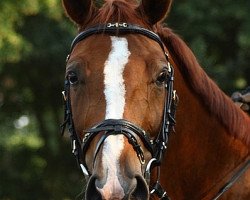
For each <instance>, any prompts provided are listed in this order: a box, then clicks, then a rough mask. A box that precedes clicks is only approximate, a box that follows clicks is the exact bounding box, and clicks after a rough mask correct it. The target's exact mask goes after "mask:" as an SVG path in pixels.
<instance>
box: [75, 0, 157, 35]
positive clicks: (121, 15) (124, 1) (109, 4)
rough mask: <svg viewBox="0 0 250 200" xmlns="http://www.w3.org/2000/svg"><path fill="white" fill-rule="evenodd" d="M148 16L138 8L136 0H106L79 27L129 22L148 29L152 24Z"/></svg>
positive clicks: (81, 28)
mask: <svg viewBox="0 0 250 200" xmlns="http://www.w3.org/2000/svg"><path fill="white" fill-rule="evenodd" d="M146 19H147V17H146V16H145V15H144V13H143V11H142V10H139V9H138V2H137V1H136V0H105V1H104V4H103V6H102V7H101V8H100V9H99V10H98V11H97V12H90V13H89V16H88V17H87V20H86V21H85V22H84V23H83V25H82V26H80V27H79V29H80V31H82V30H83V29H85V28H88V27H91V26H94V25H98V24H106V23H110V22H111V23H112V22H118V23H120V22H122V23H123V22H129V23H131V24H137V25H140V26H143V27H145V28H148V29H152V26H150V25H149V23H148V22H147V20H146Z"/></svg>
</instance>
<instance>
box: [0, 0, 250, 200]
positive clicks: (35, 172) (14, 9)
mask: <svg viewBox="0 0 250 200" xmlns="http://www.w3.org/2000/svg"><path fill="white" fill-rule="evenodd" d="M100 2H102V1H98V3H99V4H100ZM248 8H250V2H246V1H243V0H239V1H237V2H236V1H233V0H225V1H223V2H222V1H221V2H218V1H215V0H211V1H205V2H201V1H198V0H190V1H185V0H179V1H174V4H173V8H172V11H171V13H170V15H169V18H168V19H167V21H166V22H167V24H168V25H169V27H171V28H172V29H173V30H175V32H177V33H178V34H179V35H181V36H182V37H183V38H184V40H185V41H187V43H188V44H189V46H190V47H191V48H192V49H193V51H194V52H195V54H196V56H197V58H198V60H199V61H200V63H201V65H202V66H204V69H205V70H206V71H207V72H208V74H209V75H211V76H212V77H213V78H214V79H215V80H216V81H217V83H218V84H219V85H220V86H221V87H222V88H223V90H224V91H226V92H227V93H228V94H230V93H231V92H232V91H234V90H236V89H239V88H241V87H244V86H246V85H249V84H250V76H249V75H250V67H249V63H250V53H249V52H250V34H249V33H250V12H248ZM0 27H1V28H0V80H1V81H0V134H1V136H0V163H1V165H0V177H1V178H0V199H25V200H27V199H38V200H39V199H75V197H76V196H77V194H79V193H80V192H81V188H82V187H83V186H84V182H82V175H81V174H80V172H79V171H78V170H77V167H76V164H75V160H74V158H73V157H72V156H70V147H69V145H70V144H69V141H66V142H65V141H64V140H62V138H61V137H60V134H59V124H60V121H61V120H60V119H61V118H62V113H63V112H62V101H61V94H60V92H61V90H62V88H63V79H64V66H65V63H64V61H65V57H66V55H67V52H68V49H69V46H70V43H71V40H72V38H73V37H74V33H75V32H76V29H75V28H74V27H72V24H71V23H70V22H69V20H68V19H66V18H65V17H64V14H63V11H62V6H61V2H60V0H22V1H15V0H4V1H0Z"/></svg>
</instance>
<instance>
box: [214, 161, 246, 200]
mask: <svg viewBox="0 0 250 200" xmlns="http://www.w3.org/2000/svg"><path fill="white" fill-rule="evenodd" d="M249 167H250V160H248V161H247V162H246V163H245V164H244V166H243V167H242V168H240V170H239V171H238V172H237V173H236V174H234V176H233V177H232V178H231V179H230V180H229V181H228V182H227V183H226V184H225V185H224V186H223V187H222V188H221V189H220V190H219V192H218V193H217V194H216V196H215V197H214V198H213V199H212V200H217V199H219V198H220V197H221V196H222V195H223V194H224V193H225V192H226V191H228V190H229V189H230V188H231V187H232V186H233V185H234V184H235V182H236V181H237V180H238V179H239V178H240V177H241V176H242V175H243V174H244V173H245V172H246V171H247V169H248V168H249Z"/></svg>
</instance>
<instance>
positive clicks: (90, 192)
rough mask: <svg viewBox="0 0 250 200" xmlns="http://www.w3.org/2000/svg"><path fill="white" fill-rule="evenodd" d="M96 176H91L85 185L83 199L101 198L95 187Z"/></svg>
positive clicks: (95, 199) (98, 199)
mask: <svg viewBox="0 0 250 200" xmlns="http://www.w3.org/2000/svg"><path fill="white" fill-rule="evenodd" d="M95 182H96V178H95V177H91V178H90V180H89V183H88V185H87V189H86V194H85V199H86V200H102V196H101V194H100V192H99V191H98V190H97V189H96V185H95Z"/></svg>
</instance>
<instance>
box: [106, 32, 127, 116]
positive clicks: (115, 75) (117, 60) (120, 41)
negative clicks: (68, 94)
mask: <svg viewBox="0 0 250 200" xmlns="http://www.w3.org/2000/svg"><path fill="white" fill-rule="evenodd" d="M111 42H112V47H111V52H110V54H109V56H108V59H107V61H106V62H105V67H104V85H105V89H104V94H105V98H106V116H105V118H106V119H122V117H123V112H124V107H125V85H124V80H123V71H124V68H125V65H126V64H127V63H128V57H129V55H130V52H129V50H128V42H127V39H126V38H119V37H114V36H113V37H111Z"/></svg>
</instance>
